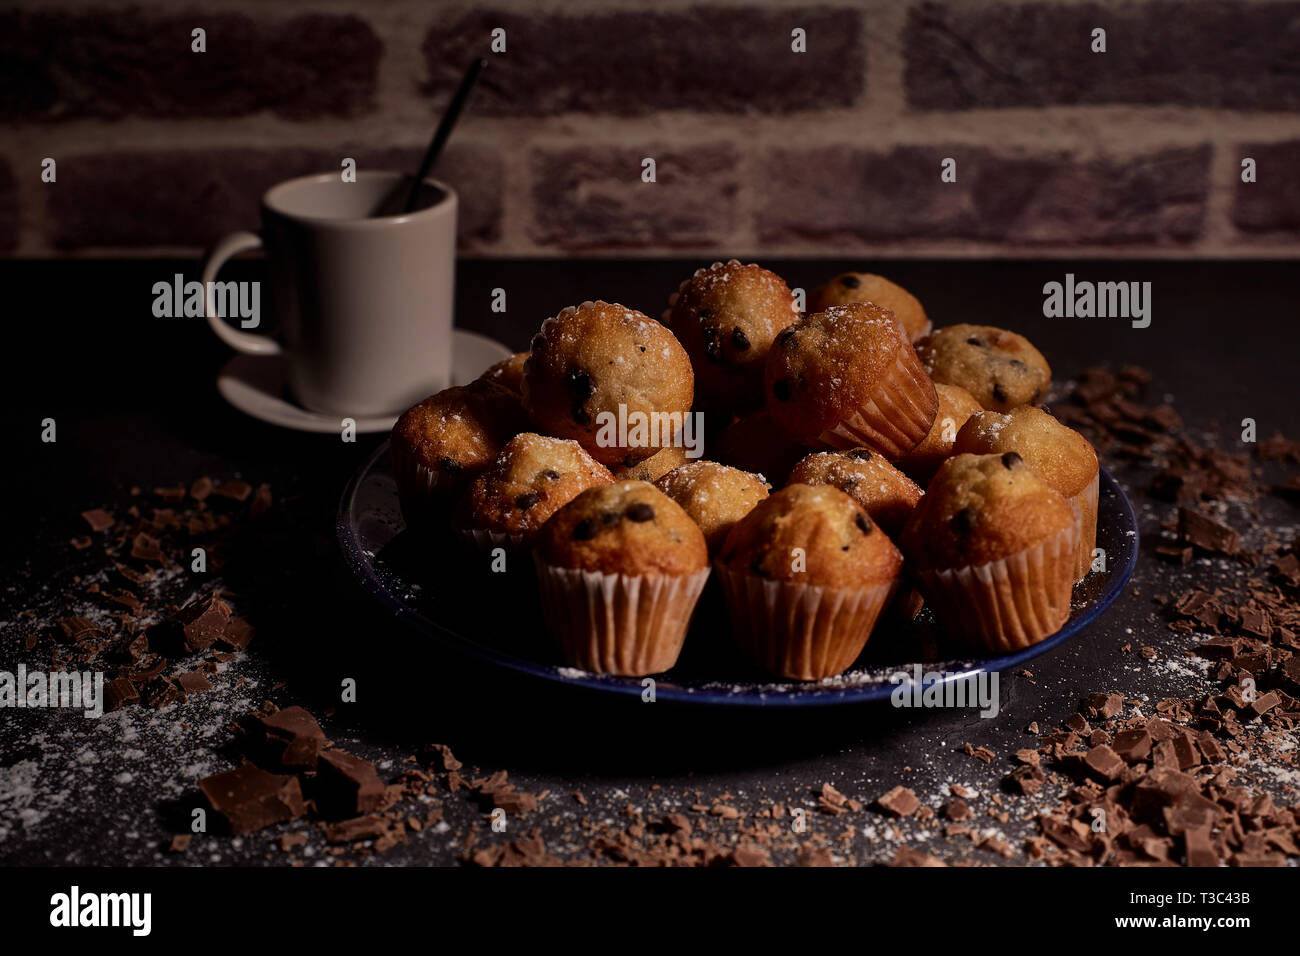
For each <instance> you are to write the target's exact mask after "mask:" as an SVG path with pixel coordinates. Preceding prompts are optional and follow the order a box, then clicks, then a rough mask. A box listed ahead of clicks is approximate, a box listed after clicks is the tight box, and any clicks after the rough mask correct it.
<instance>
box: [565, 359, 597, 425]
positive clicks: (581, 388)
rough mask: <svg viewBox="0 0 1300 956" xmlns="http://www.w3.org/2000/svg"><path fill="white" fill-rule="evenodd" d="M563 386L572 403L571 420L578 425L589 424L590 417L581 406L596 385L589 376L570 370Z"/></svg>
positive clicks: (589, 396) (594, 389)
mask: <svg viewBox="0 0 1300 956" xmlns="http://www.w3.org/2000/svg"><path fill="white" fill-rule="evenodd" d="M564 385H565V388H566V389H567V390H568V392H569V398H570V399H571V400H572V402H573V409H572V415H573V420H574V421H575V422H577V423H578V424H579V425H586V424H588V423H590V422H591V416H590V415H588V414H587V410H586V409H585V408H583V407H582V406H583V404H584V403H585V402H586V401H587V399H589V398H591V396H592V395H593V394H595V392H596V384H595V383H594V382H593V381H592V380H591V376H590V375H588V374H587V373H586V372H584V371H582V369H577V368H575V369H571V370H570V371H569V374H568V376H567V377H566V378H565V380H564Z"/></svg>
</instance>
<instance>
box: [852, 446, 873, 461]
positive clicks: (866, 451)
mask: <svg viewBox="0 0 1300 956" xmlns="http://www.w3.org/2000/svg"><path fill="white" fill-rule="evenodd" d="M847 454H848V456H849V457H850V458H852V459H853V460H855V461H871V449H870V448H854V449H853V450H851V451H849V452H848V453H847Z"/></svg>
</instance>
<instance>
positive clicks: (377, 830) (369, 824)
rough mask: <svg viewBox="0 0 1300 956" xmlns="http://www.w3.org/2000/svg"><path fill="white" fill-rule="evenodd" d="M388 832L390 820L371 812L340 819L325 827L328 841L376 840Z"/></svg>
mask: <svg viewBox="0 0 1300 956" xmlns="http://www.w3.org/2000/svg"><path fill="white" fill-rule="evenodd" d="M387 832H388V821H387V820H385V819H384V818H383V817H381V816H377V815H375V814H369V815H367V816H363V817H353V818H352V819H350V820H340V821H339V822H338V823H331V824H329V825H328V826H326V827H325V841H326V842H327V843H353V842H355V841H357V840H374V839H377V838H379V837H382V836H383V835H384V834H385V833H387Z"/></svg>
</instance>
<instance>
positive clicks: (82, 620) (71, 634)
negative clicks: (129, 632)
mask: <svg viewBox="0 0 1300 956" xmlns="http://www.w3.org/2000/svg"><path fill="white" fill-rule="evenodd" d="M55 623H56V624H58V625H59V630H60V631H62V632H63V636H64V637H65V638H67V639H68V640H70V641H74V642H76V643H80V642H82V641H88V640H90V639H91V638H94V637H103V636H104V635H105V634H107V633H108V632H107V631H106V630H104V629H103V628H102V627H100V626H99V625H98V624H95V623H94V622H93V621H91V620H90V618H87V617H64V618H60V619H59V620H58V621H56V622H55Z"/></svg>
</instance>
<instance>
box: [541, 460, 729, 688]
mask: <svg viewBox="0 0 1300 956" xmlns="http://www.w3.org/2000/svg"><path fill="white" fill-rule="evenodd" d="M534 556H535V558H536V563H537V571H538V580H539V584H540V591H541V596H542V611H543V616H544V617H545V619H546V622H547V625H548V627H549V628H550V630H551V632H552V633H553V634H554V635H555V636H556V638H557V639H558V640H559V643H560V648H561V653H562V655H563V658H564V661H565V663H566V664H568V665H569V666H571V667H577V668H581V669H582V670H586V671H593V672H595V673H601V674H618V675H622V676H625V677H640V676H643V675H646V674H657V673H660V672H662V671H666V670H668V669H669V668H670V667H672V666H673V665H674V664H675V663H676V662H677V656H678V654H680V653H681V649H682V643H683V641H684V640H685V639H686V629H687V627H688V626H689V624H690V620H691V614H692V612H693V611H694V609H695V604H696V602H697V601H698V600H699V597H700V591H701V590H703V588H704V582H705V580H706V579H707V578H708V576H709V565H708V548H707V546H706V545H705V543H704V534H703V533H702V532H701V531H700V529H699V528H698V527H697V526H696V524H695V522H694V521H692V520H691V519H690V516H689V515H687V514H686V512H685V511H683V510H682V509H681V507H680V506H679V505H678V504H677V503H676V502H675V501H673V500H672V499H671V498H669V497H668V496H666V495H665V494H663V492H661V491H659V490H658V489H657V488H655V487H654V486H653V485H651V484H647V483H646V482H644V481H618V482H615V483H613V484H609V485H598V486H596V487H593V488H589V489H587V490H586V491H584V492H582V494H580V495H578V496H577V497H576V498H574V499H573V500H572V501H570V502H569V503H568V504H567V505H565V506H564V507H563V508H561V509H560V510H559V511H557V512H556V513H555V515H554V516H552V518H551V520H550V521H548V522H547V523H546V524H545V525H544V526H543V528H542V531H541V533H540V534H539V535H538V536H537V538H536V539H535V548H534Z"/></svg>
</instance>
